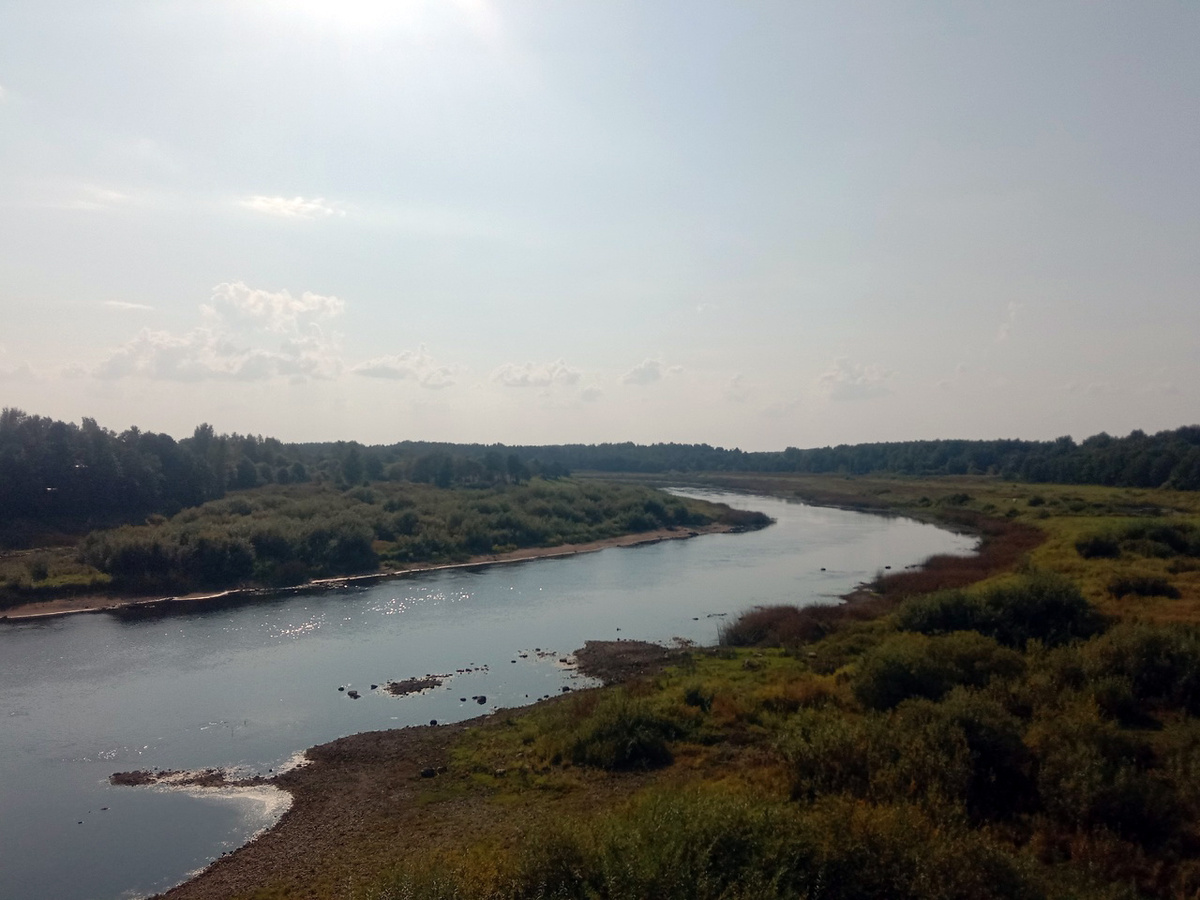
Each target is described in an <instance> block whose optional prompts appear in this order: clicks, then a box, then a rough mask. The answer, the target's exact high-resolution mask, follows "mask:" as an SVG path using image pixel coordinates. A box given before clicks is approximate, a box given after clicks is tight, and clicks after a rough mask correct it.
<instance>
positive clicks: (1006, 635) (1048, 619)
mask: <svg viewBox="0 0 1200 900" xmlns="http://www.w3.org/2000/svg"><path fill="white" fill-rule="evenodd" d="M897 625H898V626H899V627H900V628H901V629H902V630H904V631H918V632H920V633H922V634H931V635H935V634H949V633H951V632H954V631H968V630H969V631H978V632H979V633H980V634H985V635H987V636H989V637H993V638H995V639H996V640H997V641H999V642H1000V643H1001V644H1004V645H1005V646H1007V647H1013V648H1016V649H1023V648H1024V647H1025V645H1026V643H1027V642H1028V641H1030V640H1038V641H1041V642H1042V643H1043V644H1046V645H1048V646H1057V645H1059V644H1065V643H1067V642H1069V641H1072V640H1076V639H1079V638H1087V637H1091V636H1092V635H1094V634H1097V633H1099V632H1100V630H1101V629H1102V627H1103V622H1102V619H1101V618H1100V616H1099V614H1098V613H1097V612H1096V611H1095V610H1094V609H1093V608H1092V607H1091V605H1090V604H1089V603H1088V602H1087V599H1086V598H1085V597H1084V596H1083V594H1082V593H1080V591H1079V588H1078V587H1077V586H1076V585H1075V583H1074V582H1072V581H1071V580H1070V579H1067V578H1062V577H1059V576H1054V575H1034V576H1029V577H1026V578H1022V579H1020V580H1018V581H1016V582H1013V583H1011V584H1006V585H1000V586H998V587H994V588H991V589H990V590H987V591H984V592H983V593H981V594H967V593H965V592H963V591H943V592H941V593H937V594H930V595H928V596H925V597H914V598H912V599H910V600H908V601H906V602H905V603H904V605H903V606H902V607H901V608H900V610H899V611H898V613H897Z"/></svg>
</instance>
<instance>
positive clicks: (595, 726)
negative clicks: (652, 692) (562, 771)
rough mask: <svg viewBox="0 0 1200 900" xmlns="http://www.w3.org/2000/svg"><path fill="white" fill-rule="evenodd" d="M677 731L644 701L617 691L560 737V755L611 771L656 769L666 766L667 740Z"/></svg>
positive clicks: (673, 724)
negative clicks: (561, 752) (561, 750)
mask: <svg viewBox="0 0 1200 900" xmlns="http://www.w3.org/2000/svg"><path fill="white" fill-rule="evenodd" d="M679 731H680V729H679V727H678V726H677V724H676V723H675V722H673V721H671V720H669V719H667V718H665V717H663V716H661V715H659V714H657V713H656V712H654V711H653V710H652V709H651V708H650V705H649V704H648V703H647V702H646V701H645V700H640V699H634V698H631V697H629V695H628V694H626V693H624V692H618V693H615V694H612V695H610V696H608V697H605V698H604V699H603V700H601V701H600V703H598V704H597V705H596V707H595V709H593V710H592V712H591V714H590V715H588V716H587V717H586V718H585V719H584V720H583V721H582V722H580V723H578V724H577V725H575V727H574V728H573V729H571V730H570V731H569V732H568V733H567V734H566V735H565V736H564V738H563V750H564V752H563V754H562V755H564V756H566V757H567V758H568V759H570V760H571V762H573V763H575V764H576V765H580V766H593V767H595V768H600V769H609V770H614V771H615V770H627V769H653V768H658V767H660V766H665V765H669V764H670V762H671V760H672V756H671V751H670V749H669V748H668V747H667V741H669V740H673V739H674V738H676V737H678V736H679Z"/></svg>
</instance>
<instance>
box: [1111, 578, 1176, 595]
mask: <svg viewBox="0 0 1200 900" xmlns="http://www.w3.org/2000/svg"><path fill="white" fill-rule="evenodd" d="M1108 592H1109V593H1110V594H1112V595H1113V596H1114V597H1118V598H1120V597H1127V596H1129V595H1130V594H1133V595H1135V596H1137V597H1170V598H1171V599H1173V600H1177V599H1179V589H1178V588H1177V587H1175V586H1174V585H1173V584H1171V582H1169V581H1167V579H1165V578H1158V577H1155V576H1151V575H1118V576H1117V577H1116V578H1113V579H1112V580H1111V581H1110V582H1109V583H1108Z"/></svg>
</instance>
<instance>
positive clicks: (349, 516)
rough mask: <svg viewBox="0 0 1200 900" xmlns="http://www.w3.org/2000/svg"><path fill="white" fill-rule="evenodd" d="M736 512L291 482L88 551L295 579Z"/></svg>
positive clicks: (592, 495)
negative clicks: (346, 488)
mask: <svg viewBox="0 0 1200 900" xmlns="http://www.w3.org/2000/svg"><path fill="white" fill-rule="evenodd" d="M731 513H732V511H731V510H729V509H728V507H724V506H719V505H715V504H709V503H704V502H703V501H697V500H684V499H682V498H679V497H674V496H671V495H668V494H664V493H660V492H658V491H654V490H651V489H649V488H642V487H629V486H624V485H615V484H604V483H578V482H572V481H565V480H561V481H555V482H547V481H542V480H541V479H534V480H533V481H531V482H528V483H526V484H523V485H520V486H515V485H506V486H503V487H496V488H490V489H454V490H450V489H440V488H435V487H430V486H427V485H413V484H391V483H379V484H376V485H374V486H372V487H358V488H354V489H351V490H345V491H341V490H337V489H335V488H332V487H329V486H327V485H325V486H322V485H292V486H288V487H274V488H261V489H259V490H256V491H252V492H246V493H242V494H238V495H236V496H231V497H227V498H225V499H223V500H217V501H213V502H211V503H207V504H205V505H204V506H200V507H195V508H192V509H187V510H184V511H183V512H181V513H179V514H178V515H176V516H175V517H173V518H172V519H170V520H169V521H168V520H164V519H162V518H161V517H159V518H158V519H156V520H155V521H154V522H153V523H152V524H147V525H143V526H136V527H134V526H125V527H122V528H117V529H113V530H108V531H99V532H94V533H92V534H90V535H88V536H87V538H86V539H85V540H84V541H83V542H82V544H81V545H80V549H79V555H80V559H81V560H82V561H84V562H86V563H88V564H90V565H92V566H94V567H95V568H96V569H99V570H100V571H101V572H104V573H107V574H108V575H111V576H112V584H113V587H114V588H117V589H119V590H125V591H131V592H143V591H144V592H149V591H165V590H186V589H190V588H219V587H229V586H233V585H236V584H240V583H244V582H248V581H254V582H256V583H260V584H266V585H285V584H298V583H301V582H303V581H305V580H307V579H308V578H313V577H328V576H337V575H349V574H355V573H361V572H372V571H375V570H377V569H378V567H379V566H380V565H381V564H382V565H385V566H402V565H405V564H409V563H419V562H431V561H432V562H453V561H462V560H465V559H467V558H469V557H471V556H484V555H488V554H492V553H500V552H503V551H506V550H514V549H517V548H519V547H531V546H532V547H538V546H554V545H558V544H564V543H585V542H588V541H594V540H600V539H604V538H608V537H613V536H616V535H620V534H627V533H629V532H640V531H646V530H653V529H658V528H678V527H690V526H696V525H703V524H707V523H709V522H712V521H714V520H717V519H722V518H724V517H728V516H729V515H730V514H731ZM739 521H740V520H739Z"/></svg>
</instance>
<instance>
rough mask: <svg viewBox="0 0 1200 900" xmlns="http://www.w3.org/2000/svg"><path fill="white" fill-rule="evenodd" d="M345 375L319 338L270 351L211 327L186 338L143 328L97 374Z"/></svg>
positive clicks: (170, 377) (178, 377)
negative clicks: (247, 343)
mask: <svg viewBox="0 0 1200 900" xmlns="http://www.w3.org/2000/svg"><path fill="white" fill-rule="evenodd" d="M340 371H341V361H340V360H339V359H338V357H337V355H336V353H334V352H333V350H332V348H331V347H330V346H329V345H328V344H327V343H326V342H324V341H322V340H320V339H318V338H311V337H300V338H296V339H293V340H289V341H284V342H283V344H282V345H281V347H280V348H279V349H278V350H267V349H263V348H261V347H252V346H248V345H246V344H245V343H243V342H241V341H239V340H238V339H237V338H235V337H234V336H232V335H229V334H223V333H221V332H218V331H214V330H212V329H209V328H197V329H195V330H193V331H190V332H188V333H187V334H183V335H175V334H171V333H170V332H167V331H152V330H151V329H149V328H143V329H142V330H141V331H140V332H139V333H138V335H137V337H135V338H133V340H131V341H129V342H128V343H126V344H124V345H123V346H121V347H118V348H117V349H116V350H115V351H113V352H112V353H111V354H110V355H109V357H108V359H106V360H104V362H102V363H101V364H100V366H99V367H98V368H97V369H96V371H95V374H96V376H97V377H99V378H126V377H130V376H141V377H144V378H153V379H156V380H161V381H203V380H207V379H229V380H234V381H262V380H265V379H269V378H274V377H277V376H281V377H286V378H291V379H292V380H297V381H303V380H306V379H308V378H333V377H335V376H336V375H338V373H339V372H340Z"/></svg>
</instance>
